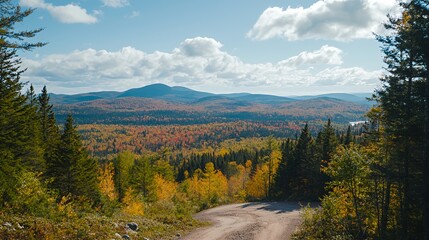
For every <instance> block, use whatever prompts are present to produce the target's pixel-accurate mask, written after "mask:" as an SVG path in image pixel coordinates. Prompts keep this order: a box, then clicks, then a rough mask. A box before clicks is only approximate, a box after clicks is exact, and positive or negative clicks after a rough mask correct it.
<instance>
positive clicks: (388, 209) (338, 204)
mask: <svg viewBox="0 0 429 240" xmlns="http://www.w3.org/2000/svg"><path fill="white" fill-rule="evenodd" d="M400 4H401V6H402V9H403V12H402V14H401V15H400V16H397V17H393V16H390V18H389V22H388V23H386V24H385V28H386V29H388V30H389V34H387V35H378V36H377V40H378V41H379V42H380V44H381V49H382V52H383V54H384V61H385V64H386V67H385V71H386V73H385V74H384V75H383V76H382V77H381V79H380V80H381V83H382V86H381V87H380V88H378V89H375V91H374V94H373V100H374V106H373V107H372V108H371V109H370V110H369V111H368V112H367V113H366V114H365V117H366V118H367V119H368V121H367V122H366V123H365V124H360V125H357V126H350V125H349V126H347V125H345V124H344V122H339V123H337V122H335V118H333V119H330V118H329V117H327V118H321V117H320V116H315V117H314V119H308V120H307V121H305V119H301V118H300V119H298V120H295V121H291V120H290V119H289V120H284V119H283V120H282V121H279V119H274V120H275V121H271V122H270V120H272V119H268V120H269V121H268V122H269V123H268V124H267V123H264V122H261V121H260V119H256V120H255V119H253V120H255V121H251V120H249V119H244V120H243V119H241V118H237V119H234V120H231V121H219V122H217V121H215V122H204V121H202V122H181V123H180V124H171V123H170V122H163V123H162V124H157V122H154V123H151V122H148V124H142V125H129V124H125V125H121V124H120V123H118V122H116V123H115V124H109V122H102V123H103V124H99V123H94V122H91V121H88V122H85V120H84V119H88V118H90V117H88V116H89V115H86V117H83V118H82V119H83V120H82V121H83V122H84V123H86V124H82V125H80V126H78V125H77V124H76V120H75V116H74V115H72V114H66V111H65V110H64V109H62V110H59V111H58V115H61V117H62V118H63V119H62V120H60V121H57V116H56V114H57V113H56V112H55V111H54V110H55V106H54V105H53V104H52V103H51V102H50V95H49V93H48V90H47V87H46V86H45V87H44V88H43V89H41V92H40V93H36V90H35V89H34V88H33V86H32V85H31V84H27V83H25V82H23V81H22V80H21V75H22V73H23V72H24V71H25V69H24V68H22V62H21V59H20V57H19V53H20V52H21V51H29V50H32V49H34V48H38V47H43V46H44V45H45V43H43V42H31V41H30V40H31V38H32V37H34V36H36V35H37V34H38V33H39V32H40V31H42V29H33V30H25V31H17V30H16V29H15V26H16V24H18V23H21V22H23V21H24V20H25V18H26V17H28V16H29V15H31V14H32V13H33V11H34V9H26V10H23V9H21V8H20V7H19V6H17V5H16V4H14V3H13V2H12V1H10V0H0V11H1V16H0V113H1V114H0V236H1V237H2V238H3V239H58V238H62V239H111V238H117V239H118V238H119V239H120V238H127V237H128V238H130V237H131V238H132V239H144V238H149V239H176V238H177V237H178V236H179V237H180V236H181V235H183V234H186V233H187V232H189V231H190V230H192V229H194V228H195V227H198V226H202V225H204V224H205V223H201V222H199V221H196V220H194V219H193V218H192V214H194V213H196V212H198V211H201V210H204V209H207V208H211V207H214V206H218V205H221V204H227V203H235V202H247V201H283V200H289V201H302V202H310V201H312V202H320V207H319V208H311V207H306V208H305V209H304V210H303V215H302V217H303V222H302V225H301V227H300V229H299V230H298V231H297V232H296V233H295V234H294V236H293V239H344V240H346V239H350V240H351V239H362V240H363V239H425V240H428V239H429V228H428V227H427V226H429V186H428V184H429V153H428V151H429V146H428V144H429V81H428V79H429V69H428V67H429V36H428V33H429V2H428V1H427V0H412V1H410V2H404V3H400ZM182 113H184V112H182ZM191 113H192V114H195V112H190V114H191ZM106 114H107V113H106ZM117 114H119V113H117ZM160 114H161V115H164V114H173V115H174V114H175V113H174V112H173V113H168V112H167V113H166V112H160ZM231 114H234V113H231ZM261 116H262V115H261ZM273 116H275V115H273ZM129 117H130V118H131V119H133V118H134V117H135V115H130V116H129ZM160 118H164V117H163V116H161V117H160ZM184 118H187V116H184ZM331 120H332V121H331ZM121 121H124V120H121ZM132 121H133V120H132ZM130 223H133V224H138V226H139V228H140V231H134V230H133V229H131V228H129V227H126V226H129V225H128V224H130ZM133 224H131V225H133Z"/></svg>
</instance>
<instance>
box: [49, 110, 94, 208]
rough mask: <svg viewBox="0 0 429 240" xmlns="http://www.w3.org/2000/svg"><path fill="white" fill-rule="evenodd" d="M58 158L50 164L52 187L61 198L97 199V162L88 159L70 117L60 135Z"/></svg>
mask: <svg viewBox="0 0 429 240" xmlns="http://www.w3.org/2000/svg"><path fill="white" fill-rule="evenodd" d="M58 150H59V153H58V158H56V159H55V161H54V162H52V163H51V164H50V167H51V170H50V174H51V176H52V177H53V182H52V187H53V188H55V189H57V190H58V191H59V192H60V195H61V196H66V195H71V196H83V197H87V198H89V199H92V200H94V201H97V200H98V198H99V191H98V184H97V170H98V169H97V162H96V161H95V160H94V159H92V158H90V157H88V154H87V152H86V150H85V149H84V148H83V146H82V142H81V140H80V137H79V134H78V132H77V130H76V126H75V125H74V122H73V118H72V116H71V115H69V116H68V117H67V120H66V123H65V125H64V132H63V133H62V135H61V144H60V146H59V149H58Z"/></svg>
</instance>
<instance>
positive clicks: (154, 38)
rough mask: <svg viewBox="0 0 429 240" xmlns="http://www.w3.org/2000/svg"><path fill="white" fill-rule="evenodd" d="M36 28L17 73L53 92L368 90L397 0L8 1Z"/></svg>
mask: <svg viewBox="0 0 429 240" xmlns="http://www.w3.org/2000/svg"><path fill="white" fill-rule="evenodd" d="M14 1H15V2H16V4H19V5H20V6H22V7H23V8H36V10H35V12H34V13H33V14H32V15H30V16H29V17H27V18H26V19H25V20H24V22H23V23H20V24H19V25H18V26H16V29H17V30H29V29H37V28H43V29H44V30H43V31H42V32H40V33H39V34H38V35H37V37H35V38H33V39H32V40H31V41H42V42H47V43H48V44H47V45H46V46H44V47H42V48H37V49H34V50H32V51H30V52H21V53H20V56H21V57H22V60H23V65H24V67H26V68H27V71H26V72H25V73H24V74H23V77H22V78H23V80H24V81H29V82H30V83H32V84H33V85H34V86H35V88H36V89H41V88H42V87H43V86H44V85H46V86H47V88H48V91H49V92H52V93H64V94H75V93H83V92H94V91H112V90H113V91H124V90H127V89H130V88H137V87H142V86H145V85H149V84H153V83H164V84H167V85H169V86H184V87H188V88H191V89H194V90H199V91H207V92H212V93H233V92H234V93H236V92H250V93H264V94H273V95H279V96H293V95H311V94H322V93H337V92H344V93H356V92H372V91H373V90H374V89H375V88H377V87H379V85H380V81H379V78H380V77H381V76H382V74H383V71H382V68H383V66H384V64H383V56H382V53H381V51H380V44H379V43H378V42H377V41H376V40H375V37H374V34H381V35H382V34H387V32H386V30H384V28H383V23H385V22H386V21H387V17H386V15H387V14H393V15H394V14H398V12H399V11H400V9H399V7H398V6H397V5H398V4H397V1H398V0H383V1H380V0H319V1H315V0H283V1H280V0H264V1H261V0H211V1H208V0H76V1H70V0H55V1H54V0H14Z"/></svg>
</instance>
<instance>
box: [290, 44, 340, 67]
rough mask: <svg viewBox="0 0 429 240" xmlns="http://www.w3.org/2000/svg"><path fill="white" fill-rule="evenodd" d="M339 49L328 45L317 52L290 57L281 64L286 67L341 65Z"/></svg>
mask: <svg viewBox="0 0 429 240" xmlns="http://www.w3.org/2000/svg"><path fill="white" fill-rule="evenodd" d="M342 53H343V51H341V49H338V48H336V47H331V46H328V45H324V46H322V47H321V48H320V49H319V50H317V51H314V52H306V51H305V52H302V53H300V54H298V55H297V56H294V57H291V58H289V59H287V60H284V61H282V62H281V63H282V64H286V65H293V66H299V65H309V64H329V65H341V64H342V63H343V60H342V56H341V55H342Z"/></svg>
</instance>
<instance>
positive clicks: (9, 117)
mask: <svg viewBox="0 0 429 240" xmlns="http://www.w3.org/2000/svg"><path fill="white" fill-rule="evenodd" d="M32 12H33V9H29V10H26V11H22V10H21V8H20V7H19V6H16V5H14V4H13V3H12V1H10V0H0V207H1V206H3V204H4V203H5V202H6V201H9V200H10V199H11V198H12V197H13V195H14V192H15V188H14V183H15V182H16V176H17V174H19V172H20V171H21V169H22V166H23V165H27V164H28V163H34V162H37V160H38V159H39V155H38V151H37V143H35V141H34V139H33V138H32V137H34V136H33V130H34V129H33V128H32V124H29V121H28V120H29V117H30V116H31V115H32V114H33V113H34V109H33V108H32V107H31V105H30V104H29V103H28V98H27V96H26V95H24V94H22V89H23V86H24V83H22V82H21V81H20V76H21V74H22V73H23V70H22V69H20V65H21V61H20V59H19V58H18V56H17V49H23V50H31V49H33V48H35V47H40V46H43V45H44V44H43V43H29V42H26V41H25V40H26V39H27V38H31V37H33V36H35V34H36V33H38V32H39V31H41V29H37V30H32V31H31V30H30V31H16V30H15V25H16V24H17V23H20V22H22V21H23V20H24V18H25V17H27V16H28V15H30V14H31V13H32ZM33 127H34V126H33Z"/></svg>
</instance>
